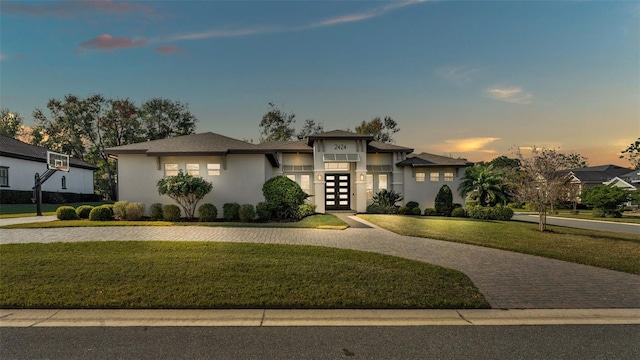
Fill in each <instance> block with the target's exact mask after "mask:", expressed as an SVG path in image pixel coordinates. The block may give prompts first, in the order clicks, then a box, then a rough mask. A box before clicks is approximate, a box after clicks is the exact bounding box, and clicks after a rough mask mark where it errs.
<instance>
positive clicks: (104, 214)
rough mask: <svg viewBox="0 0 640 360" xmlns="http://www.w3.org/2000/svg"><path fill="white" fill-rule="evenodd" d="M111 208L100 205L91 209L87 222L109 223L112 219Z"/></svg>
mask: <svg viewBox="0 0 640 360" xmlns="http://www.w3.org/2000/svg"><path fill="white" fill-rule="evenodd" d="M112 208H113V206H107V205H100V206H96V207H94V208H93V209H91V212H90V213H89V220H91V221H109V220H111V219H113V212H112Z"/></svg>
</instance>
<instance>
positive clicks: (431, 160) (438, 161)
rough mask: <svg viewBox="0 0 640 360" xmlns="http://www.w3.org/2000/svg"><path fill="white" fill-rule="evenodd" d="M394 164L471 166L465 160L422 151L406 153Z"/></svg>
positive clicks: (470, 163)
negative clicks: (403, 157)
mask: <svg viewBox="0 0 640 360" xmlns="http://www.w3.org/2000/svg"><path fill="white" fill-rule="evenodd" d="M396 165H397V166H411V167H443V166H447V167H467V166H472V165H473V163H472V162H470V161H467V160H462V159H454V158H451V157H448V156H440V155H434V154H429V153H425V152H423V153H420V154H415V155H408V156H407V158H406V159H405V160H402V161H400V162H399V163H397V164H396Z"/></svg>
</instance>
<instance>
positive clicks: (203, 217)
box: [198, 204, 218, 222]
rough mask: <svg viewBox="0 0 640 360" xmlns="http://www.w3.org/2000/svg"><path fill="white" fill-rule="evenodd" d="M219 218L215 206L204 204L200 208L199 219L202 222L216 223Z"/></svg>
mask: <svg viewBox="0 0 640 360" xmlns="http://www.w3.org/2000/svg"><path fill="white" fill-rule="evenodd" d="M217 218H218V208H216V206H215V205H213V204H202V205H200V207H199V208H198V219H200V221H206V222H211V221H216V219H217Z"/></svg>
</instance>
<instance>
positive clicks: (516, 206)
mask: <svg viewBox="0 0 640 360" xmlns="http://www.w3.org/2000/svg"><path fill="white" fill-rule="evenodd" d="M507 207H508V208H509V209H522V203H519V202H510V203H508V204H507Z"/></svg>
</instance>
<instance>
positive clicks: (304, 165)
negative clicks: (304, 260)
mask: <svg viewBox="0 0 640 360" xmlns="http://www.w3.org/2000/svg"><path fill="white" fill-rule="evenodd" d="M106 151H107V153H108V154H110V155H111V156H114V157H116V158H117V160H118V192H119V197H120V199H121V200H127V201H137V202H141V203H143V204H146V205H147V206H148V205H150V204H152V203H163V204H170V203H172V200H171V199H169V198H168V197H166V196H165V197H162V196H160V195H159V194H158V190H157V188H156V183H157V181H158V180H159V179H161V178H162V177H163V176H171V175H176V174H177V173H178V171H179V170H183V171H184V172H186V173H189V174H192V175H194V176H201V177H203V178H204V179H206V180H207V181H210V182H211V183H212V184H213V191H212V192H211V193H210V194H208V195H207V196H206V197H205V198H204V199H203V203H213V204H214V205H215V206H216V207H217V208H218V209H221V208H222V205H223V204H225V203H229V202H237V203H239V204H252V205H255V204H257V203H258V202H260V201H264V196H263V194H262V185H263V184H264V182H265V181H266V180H268V179H270V178H271V177H274V176H277V175H284V176H287V177H288V178H290V179H291V180H293V181H295V182H297V183H298V184H299V185H300V187H301V188H302V189H303V190H304V191H305V192H306V193H308V194H309V195H311V197H310V198H309V200H308V201H310V202H311V203H312V204H315V205H316V211H317V212H319V213H325V212H328V211H334V210H351V211H357V212H365V211H366V208H367V206H368V205H369V204H371V202H372V200H371V199H372V197H373V195H374V194H375V193H376V192H378V191H380V190H382V189H387V190H394V191H396V192H399V193H401V194H402V195H403V196H404V202H408V201H417V202H418V203H419V204H420V206H421V207H422V208H423V209H424V208H426V207H433V206H434V200H435V197H436V194H437V193H438V190H439V189H440V187H441V186H442V185H445V184H446V185H448V186H449V187H450V188H451V189H452V191H453V193H454V202H460V203H462V202H463V199H462V198H460V197H459V196H458V195H457V191H456V190H457V188H458V185H459V184H460V182H461V178H462V177H463V176H464V168H465V167H467V166H469V165H472V163H469V162H467V161H464V160H456V159H452V158H448V157H444V156H438V155H432V154H427V153H422V154H416V155H413V154H411V153H412V152H413V149H411V148H408V147H404V146H398V145H392V144H386V143H381V142H377V141H373V137H372V136H370V135H363V134H356V133H353V132H349V131H342V130H334V131H329V132H325V133H321V134H315V135H312V136H309V137H308V138H306V139H304V140H300V141H286V142H282V141H276V142H269V143H264V144H250V143H247V142H245V141H241V140H237V139H233V138H229V137H226V136H223V135H219V134H215V133H211V132H208V133H201V134H192V135H185V136H180V137H173V138H167V139H162V140H154V141H148V142H143V143H137V144H130V145H124V146H118V147H113V148H109V149H106ZM399 205H400V204H399Z"/></svg>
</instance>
